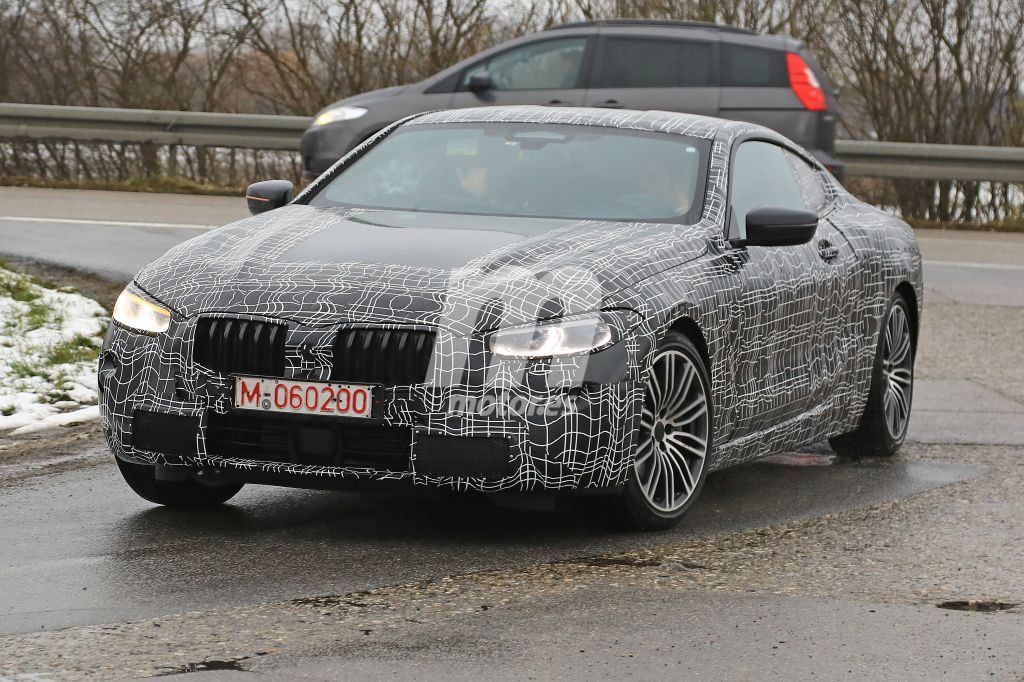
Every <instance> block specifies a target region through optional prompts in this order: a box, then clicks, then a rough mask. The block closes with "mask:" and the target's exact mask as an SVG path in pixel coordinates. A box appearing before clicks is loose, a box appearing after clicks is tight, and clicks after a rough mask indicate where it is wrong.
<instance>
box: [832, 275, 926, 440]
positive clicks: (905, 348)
mask: <svg viewBox="0 0 1024 682" xmlns="http://www.w3.org/2000/svg"><path fill="white" fill-rule="evenodd" d="M913 391H914V330H913V327H912V326H911V323H910V306H909V305H908V303H907V300H906V299H905V298H904V297H903V295H902V294H899V293H897V294H895V295H894V296H893V299H892V302H891V303H890V304H889V311H888V312H887V314H886V317H885V327H884V328H883V330H882V333H881V334H879V339H878V350H877V351H876V355H875V366H874V370H873V373H872V376H871V390H870V392H869V394H868V403H867V406H865V408H864V415H863V416H862V417H861V420H860V424H859V425H858V426H857V430H856V431H852V432H850V433H844V434H843V435H841V436H835V437H833V438H831V439H830V440H829V443H830V444H831V445H832V449H833V450H835V451H836V452H838V453H839V454H842V455H849V456H872V457H889V456H892V455H894V454H896V452H897V451H898V450H899V449H900V446H901V445H903V441H904V439H905V438H906V437H907V425H908V424H909V423H910V405H911V398H912V397H913Z"/></svg>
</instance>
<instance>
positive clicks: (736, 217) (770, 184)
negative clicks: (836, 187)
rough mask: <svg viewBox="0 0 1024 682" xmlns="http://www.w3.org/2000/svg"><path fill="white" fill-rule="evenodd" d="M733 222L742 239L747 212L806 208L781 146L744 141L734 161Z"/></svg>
mask: <svg viewBox="0 0 1024 682" xmlns="http://www.w3.org/2000/svg"><path fill="white" fill-rule="evenodd" d="M729 202H730V205H731V206H732V220H733V221H735V226H736V229H738V233H739V234H740V236H745V235H746V224H747V213H749V212H750V211H753V210H754V209H755V208H761V207H762V206H777V207H779V208H795V209H799V210H805V209H804V198H803V195H802V194H800V186H799V185H798V184H797V182H796V178H795V177H793V170H792V168H790V165H789V162H788V161H787V160H786V155H785V152H784V151H783V149H782V147H779V146H776V145H774V144H771V143H769V142H758V141H756V140H752V141H750V142H743V143H742V144H740V148H739V149H737V150H736V155H735V156H734V157H733V162H732V189H731V190H730V193H729Z"/></svg>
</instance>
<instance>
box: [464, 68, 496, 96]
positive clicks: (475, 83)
mask: <svg viewBox="0 0 1024 682" xmlns="http://www.w3.org/2000/svg"><path fill="white" fill-rule="evenodd" d="M466 87H468V88H469V89H470V90H471V91H472V92H483V91H485V90H490V89H491V88H492V87H494V83H492V82H491V73H490V72H489V71H477V72H476V73H474V74H473V75H471V76H470V77H469V83H467V84H466Z"/></svg>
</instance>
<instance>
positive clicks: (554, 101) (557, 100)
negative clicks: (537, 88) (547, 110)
mask: <svg viewBox="0 0 1024 682" xmlns="http://www.w3.org/2000/svg"><path fill="white" fill-rule="evenodd" d="M548 104H565V102H563V101H562V100H560V99H553V100H551V101H550V102H548Z"/></svg>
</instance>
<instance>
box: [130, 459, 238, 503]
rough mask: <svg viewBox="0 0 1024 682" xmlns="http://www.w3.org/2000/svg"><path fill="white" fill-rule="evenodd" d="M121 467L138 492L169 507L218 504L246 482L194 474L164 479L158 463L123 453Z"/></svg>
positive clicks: (146, 498) (232, 494) (132, 487)
mask: <svg viewBox="0 0 1024 682" xmlns="http://www.w3.org/2000/svg"><path fill="white" fill-rule="evenodd" d="M115 459H116V460H117V468H118V469H120V470H121V475H122V476H124V480H125V482H126V483H127V484H128V486H129V487H130V488H131V489H132V490H134V491H135V493H136V494H137V495H138V496H139V497H141V498H143V499H145V500H149V501H150V502H155V503H156V504H162V505H165V506H168V507H186V508H192V509H196V508H203V507H215V506H217V505H219V504H223V503H224V502H227V501H228V500H230V499H231V498H232V497H234V496H235V495H236V494H237V493H238V491H239V490H241V489H242V486H243V485H244V484H242V483H200V482H199V481H197V480H195V479H194V478H186V479H184V480H181V481H163V480H159V479H157V477H156V467H155V466H152V465H145V464H135V463H134V462H126V461H124V460H123V459H121V458H120V457H115Z"/></svg>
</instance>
